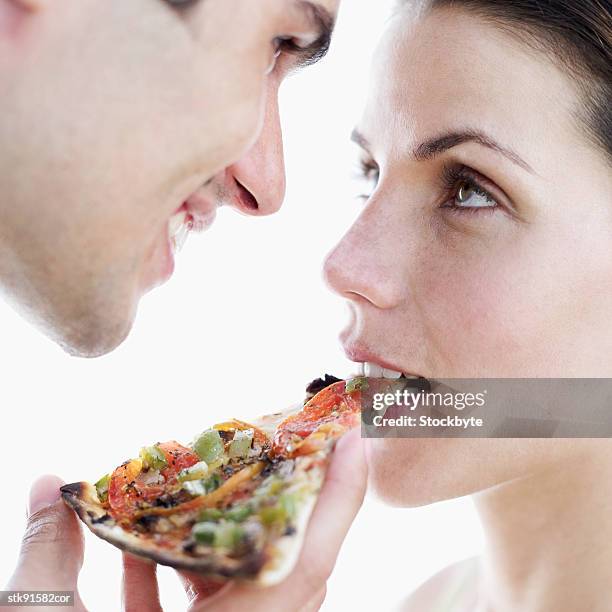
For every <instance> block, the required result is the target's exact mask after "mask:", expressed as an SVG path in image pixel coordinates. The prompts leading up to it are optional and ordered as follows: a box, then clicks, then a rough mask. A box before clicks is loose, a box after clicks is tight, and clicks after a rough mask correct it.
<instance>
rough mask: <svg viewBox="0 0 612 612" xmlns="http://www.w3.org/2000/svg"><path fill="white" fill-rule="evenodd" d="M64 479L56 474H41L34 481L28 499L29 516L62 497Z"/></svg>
mask: <svg viewBox="0 0 612 612" xmlns="http://www.w3.org/2000/svg"><path fill="white" fill-rule="evenodd" d="M62 484H64V483H63V481H62V480H61V479H60V478H57V477H56V476H41V477H40V478H39V479H37V480H36V481H34V484H32V488H31V489H30V497H29V499H28V516H32V514H36V512H39V511H40V510H42V509H43V508H47V507H48V506H51V505H53V504H54V503H55V502H56V501H57V500H58V499H59V498H60V495H61V494H60V490H59V488H60V487H61V486H62Z"/></svg>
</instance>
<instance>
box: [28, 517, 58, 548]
mask: <svg viewBox="0 0 612 612" xmlns="http://www.w3.org/2000/svg"><path fill="white" fill-rule="evenodd" d="M60 538H61V529H60V527H59V525H58V523H57V521H56V516H55V514H54V513H52V512H48V511H46V509H45V510H42V511H40V512H37V513H36V514H34V515H32V517H30V520H29V521H28V524H27V527H26V531H25V534H24V536H23V542H22V545H23V547H24V548H26V549H27V548H30V547H32V546H35V545H39V544H52V543H54V542H57V541H58V540H59V539H60Z"/></svg>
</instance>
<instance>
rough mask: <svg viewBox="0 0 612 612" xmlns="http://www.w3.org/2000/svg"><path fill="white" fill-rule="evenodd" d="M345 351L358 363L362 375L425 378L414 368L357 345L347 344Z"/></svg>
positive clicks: (391, 377) (390, 377)
mask: <svg viewBox="0 0 612 612" xmlns="http://www.w3.org/2000/svg"><path fill="white" fill-rule="evenodd" d="M344 352H345V354H346V356H347V357H348V358H349V359H350V360H351V361H354V362H356V363H357V364H358V366H359V368H360V371H359V374H360V375H361V376H368V377H370V378H389V379H397V378H399V377H400V376H402V375H403V376H404V377H405V378H423V375H422V374H417V373H415V372H414V371H413V370H412V369H409V370H408V369H404V368H402V367H400V366H398V365H396V364H394V363H391V362H390V361H387V360H386V359H383V358H382V357H379V356H378V355H376V354H374V353H373V352H371V351H369V350H366V349H363V348H360V347H358V346H356V345H346V344H345V345H344Z"/></svg>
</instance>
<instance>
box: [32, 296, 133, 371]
mask: <svg viewBox="0 0 612 612" xmlns="http://www.w3.org/2000/svg"><path fill="white" fill-rule="evenodd" d="M134 315H135V308H134V309H133V312H130V313H129V315H123V316H119V315H117V314H115V316H108V313H105V314H102V313H100V314H99V315H98V316H96V315H95V314H94V313H93V312H92V313H91V314H88V315H87V316H84V317H78V316H77V317H71V318H69V319H67V320H64V321H62V322H59V323H58V322H57V321H54V322H46V323H44V324H43V325H42V326H41V327H42V330H43V332H44V333H45V335H47V336H48V337H49V338H50V339H51V340H53V341H54V342H55V343H56V344H58V345H59V346H60V347H61V348H62V349H63V350H64V351H65V352H66V353H68V354H69V355H71V356H72V357H83V358H88V359H91V358H94V357H101V356H103V355H106V354H108V353H110V352H111V351H113V350H114V349H116V348H117V347H118V346H119V345H120V344H122V342H123V341H124V340H125V339H126V338H127V336H128V335H129V333H130V330H131V329H132V325H133V321H134Z"/></svg>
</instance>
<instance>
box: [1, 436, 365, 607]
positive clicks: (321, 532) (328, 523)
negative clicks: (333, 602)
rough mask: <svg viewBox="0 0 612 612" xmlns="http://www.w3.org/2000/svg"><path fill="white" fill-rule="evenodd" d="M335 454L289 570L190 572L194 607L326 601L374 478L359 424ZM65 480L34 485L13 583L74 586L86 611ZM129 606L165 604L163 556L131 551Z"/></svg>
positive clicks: (79, 543) (79, 545)
mask: <svg viewBox="0 0 612 612" xmlns="http://www.w3.org/2000/svg"><path fill="white" fill-rule="evenodd" d="M333 455H334V456H333V459H332V462H331V465H330V468H329V471H328V473H327V477H326V480H325V484H324V486H323V489H322V491H321V495H320V498H319V501H318V503H317V506H316V508H315V510H314V512H313V515H312V517H311V520H310V523H309V526H308V531H307V533H306V537H305V544H304V548H303V550H302V552H301V555H300V559H299V561H298V564H297V566H296V567H295V569H294V570H293V572H292V573H291V574H290V575H289V577H288V578H287V579H286V580H284V581H283V582H282V583H280V584H278V585H275V586H273V587H270V588H261V587H257V586H252V585H249V584H248V583H239V582H230V583H229V584H228V585H226V586H224V587H221V585H219V583H215V582H214V581H210V580H206V579H203V578H201V577H198V576H197V575H187V574H184V575H183V577H182V578H183V581H184V583H185V587H186V589H187V592H188V594H189V595H190V598H191V605H192V610H193V612H196V611H198V610H204V609H205V610H216V611H224V610H242V609H245V608H247V607H248V609H250V610H251V612H256V611H257V610H263V609H266V610H276V609H282V610H317V609H318V608H319V606H320V605H321V603H322V602H323V599H324V597H325V591H326V581H327V578H328V577H329V575H330V573H331V571H332V569H333V567H334V564H335V561H336V557H337V555H338V551H339V550H340V546H341V544H342V542H343V540H344V537H345V536H346V533H347V531H348V529H349V527H350V525H351V523H352V521H353V519H354V518H355V515H356V514H357V512H358V510H359V508H360V506H361V503H362V501H363V496H364V493H365V487H366V479H367V472H366V464H365V459H364V456H363V450H362V444H361V441H360V439H359V431H353V432H351V433H350V434H348V435H347V436H345V437H344V438H343V439H342V440H340V442H339V443H338V445H337V449H336V451H335V452H334V453H333ZM62 484H63V482H62V481H61V480H60V479H59V478H57V477H55V476H44V477H42V478H40V479H39V480H37V481H36V482H35V483H34V485H33V486H32V491H31V493H30V501H29V504H28V525H27V528H26V533H25V535H24V538H23V542H22V547H21V553H20V557H19V561H18V565H17V569H16V570H15V573H14V575H13V577H12V578H11V580H10V582H9V584H8V585H7V587H6V588H7V589H12V590H52V591H58V590H61V591H64V590H65V591H74V592H75V594H76V601H75V606H74V607H71V608H70V610H72V611H73V612H79V611H84V610H86V608H85V606H84V605H83V603H82V601H81V600H80V597H79V595H78V591H77V581H78V576H79V572H80V570H81V566H82V563H83V536H82V533H81V527H80V524H79V521H78V519H77V517H76V515H75V514H74V512H72V511H71V510H70V509H69V508H67V507H66V505H65V504H64V503H63V502H62V501H61V499H60V493H59V487H60V486H61V485H62ZM124 606H125V609H126V611H127V612H153V611H156V612H159V611H160V610H161V606H160V603H159V596H158V590H157V581H156V578H155V564H153V563H151V562H147V561H144V560H141V559H138V558H137V557H133V556H131V555H127V554H126V555H125V556H124ZM53 609H54V610H60V609H61V608H53ZM16 610H18V609H17V608H16Z"/></svg>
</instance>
